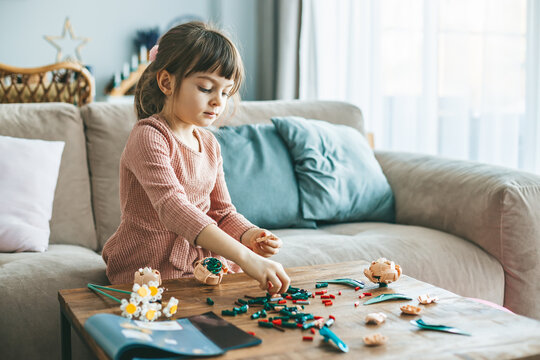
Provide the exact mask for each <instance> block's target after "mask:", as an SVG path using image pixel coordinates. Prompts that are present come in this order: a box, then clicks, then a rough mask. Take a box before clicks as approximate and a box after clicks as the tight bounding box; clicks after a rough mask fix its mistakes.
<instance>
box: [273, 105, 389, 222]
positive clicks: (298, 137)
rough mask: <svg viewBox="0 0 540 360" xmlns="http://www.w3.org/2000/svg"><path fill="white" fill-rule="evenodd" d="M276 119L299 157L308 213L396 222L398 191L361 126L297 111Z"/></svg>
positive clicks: (305, 212) (300, 182)
mask: <svg viewBox="0 0 540 360" xmlns="http://www.w3.org/2000/svg"><path fill="white" fill-rule="evenodd" d="M272 122H273V123H274V125H275V127H276V129H277V130H278V132H279V134H280V135H281V137H282V138H283V140H285V142H286V143H287V146H288V148H289V151H290V152H291V155H292V157H293V162H294V168H295V171H296V176H297V179H298V186H299V188H300V202H301V205H300V206H301V209H302V214H303V216H304V219H309V220H316V221H324V222H352V221H385V222H394V220H395V213H394V194H393V193H392V189H391V188H390V185H389V184H388V181H387V180H386V177H385V176H384V173H383V172H382V169H381V167H380V165H379V163H378V162H377V160H376V159H375V156H374V154H373V151H372V149H371V148H370V147H369V145H368V143H367V141H366V140H365V138H364V136H363V135H362V134H361V133H360V132H359V131H358V130H356V129H354V128H351V127H349V126H345V125H335V124H331V123H329V122H326V121H319V120H306V119H304V118H300V117H293V116H291V117H275V118H272Z"/></svg>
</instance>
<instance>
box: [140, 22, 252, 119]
mask: <svg viewBox="0 0 540 360" xmlns="http://www.w3.org/2000/svg"><path fill="white" fill-rule="evenodd" d="M158 44H159V47H158V52H157V56H156V58H155V60H154V61H152V63H150V65H149V66H148V67H147V68H146V70H145V71H144V73H143V74H142V76H141V78H140V79H139V82H138V83H137V87H136V89H135V109H136V111H137V118H138V119H139V120H140V119H144V118H147V117H149V116H152V115H153V114H156V113H159V112H161V110H162V109H163V105H164V104H165V99H166V97H165V94H163V93H162V92H161V90H160V88H159V86H158V83H157V79H156V75H157V73H158V71H160V70H162V69H165V70H167V72H169V73H170V74H171V75H173V76H174V77H175V83H176V87H175V89H174V92H173V93H174V95H176V94H177V93H178V91H179V89H180V84H181V83H182V79H184V78H185V77H187V76H189V75H191V74H193V73H196V72H214V71H218V74H219V75H220V76H223V77H224V78H226V79H228V80H230V79H233V81H234V85H233V88H232V89H231V92H230V95H231V96H232V95H235V100H237V97H236V95H237V93H238V90H239V89H240V86H241V85H242V81H243V79H244V66H243V64H242V59H241V57H240V54H239V52H238V49H237V48H236V46H234V44H233V43H232V41H231V40H229V38H227V37H226V36H225V35H224V34H223V33H221V32H220V31H218V30H216V29H214V28H212V27H210V25H208V24H205V23H202V22H196V21H193V22H189V23H185V24H182V25H178V26H176V27H174V28H172V29H170V30H169V31H167V32H166V33H165V34H164V35H163V36H162V37H161V38H160V39H159V41H158Z"/></svg>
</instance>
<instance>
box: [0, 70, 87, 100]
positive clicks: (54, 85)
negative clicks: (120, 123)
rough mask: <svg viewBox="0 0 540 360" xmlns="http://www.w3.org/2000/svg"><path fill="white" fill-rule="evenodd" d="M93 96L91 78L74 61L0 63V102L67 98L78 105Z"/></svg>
mask: <svg viewBox="0 0 540 360" xmlns="http://www.w3.org/2000/svg"><path fill="white" fill-rule="evenodd" d="M93 96H94V79H93V77H92V75H91V74H90V72H89V71H88V70H87V69H86V68H84V67H83V66H82V65H80V64H78V63H73V62H60V63H56V64H51V65H47V66H43V67H37V68H18V67H14V66H9V65H5V64H1V63H0V103H29V102H67V103H71V104H75V105H78V106H82V105H85V104H88V103H90V102H91V101H92V99H93Z"/></svg>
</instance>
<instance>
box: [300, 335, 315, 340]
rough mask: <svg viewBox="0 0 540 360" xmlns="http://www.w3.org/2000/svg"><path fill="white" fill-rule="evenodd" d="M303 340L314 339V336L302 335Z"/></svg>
mask: <svg viewBox="0 0 540 360" xmlns="http://www.w3.org/2000/svg"><path fill="white" fill-rule="evenodd" d="M302 340H303V341H313V336H302Z"/></svg>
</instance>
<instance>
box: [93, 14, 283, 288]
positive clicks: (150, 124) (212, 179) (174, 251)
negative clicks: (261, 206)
mask: <svg viewBox="0 0 540 360" xmlns="http://www.w3.org/2000/svg"><path fill="white" fill-rule="evenodd" d="M150 61H151V63H150V65H149V66H148V68H147V69H146V70H145V72H144V73H143V75H142V77H141V79H140V80H139V82H138V84H137V89H136V92H135V107H136V111H137V117H138V119H139V121H138V122H137V123H136V124H135V126H134V127H133V130H132V131H131V134H130V136H129V138H128V141H127V143H126V147H125V149H124V152H123V154H122V157H121V159H120V202H121V207H122V220H121V223H120V226H119V227H118V229H117V230H116V232H115V233H114V234H113V235H112V237H111V238H110V239H109V240H108V241H107V243H106V244H105V246H104V248H103V259H104V260H105V263H106V264H107V276H108V278H109V280H110V281H111V283H112V284H117V283H129V282H132V281H133V275H134V273H135V271H136V270H137V269H139V268H141V267H147V266H148V267H152V268H154V269H158V270H159V271H160V272H161V276H162V278H163V279H172V278H179V277H186V276H192V274H193V269H194V268H193V263H194V262H195V261H197V260H199V259H202V258H204V257H207V256H213V257H218V258H220V260H221V261H222V262H224V264H225V265H226V266H227V267H228V268H229V269H230V270H232V272H237V271H241V269H240V268H239V267H238V265H239V266H240V267H241V268H242V269H243V270H244V271H245V272H246V273H247V274H248V275H249V276H251V277H253V278H254V279H255V280H257V281H258V282H259V284H260V287H261V289H264V290H268V291H269V292H270V293H282V292H285V291H286V290H287V288H288V286H289V283H290V280H289V277H288V276H287V274H286V273H285V271H284V270H283V266H282V265H281V264H279V263H277V262H274V261H272V260H269V259H267V257H270V256H272V255H274V254H276V253H277V252H278V250H279V248H280V247H281V244H282V242H281V240H280V239H278V238H276V237H275V236H272V234H271V233H270V232H268V231H266V230H263V229H259V228H257V227H255V226H254V225H253V224H251V223H250V222H249V221H248V220H246V219H245V218H244V217H243V216H242V215H240V214H238V213H237V212H236V209H235V208H234V206H233V205H232V204H231V199H230V196H229V193H228V191H227V186H226V184H225V179H224V175H223V166H222V158H221V154H220V147H219V145H218V142H217V140H216V139H215V137H214V136H213V134H212V133H211V132H210V131H208V130H206V129H204V127H207V126H209V125H211V124H212V123H213V122H214V121H215V120H216V119H217V118H218V117H219V116H220V114H222V113H223V112H224V110H225V108H226V105H227V100H228V98H229V97H231V96H233V95H235V94H236V93H237V91H238V89H239V88H240V85H241V83H242V79H243V65H242V60H241V58H240V55H239V53H238V50H237V49H236V47H235V46H234V44H233V43H232V42H231V41H230V40H229V39H228V38H227V37H225V36H224V35H223V34H221V33H220V32H218V31H216V30H213V29H211V28H209V27H208V26H207V25H206V24H203V23H198V22H191V23H187V24H183V25H179V26H177V27H175V28H172V29H171V30H169V31H168V32H167V33H166V34H165V35H163V36H162V37H161V39H160V40H159V46H158V45H156V46H155V47H154V48H153V49H152V51H151V52H150ZM261 237H266V240H265V241H262V242H260V243H259V242H258V241H257V240H259V241H260V240H261V239H260V238H261ZM220 255H221V256H223V257H225V258H227V259H230V260H232V261H233V262H234V263H233V262H231V261H229V260H225V259H223V258H221V257H220ZM235 263H236V264H238V265H236V264H235Z"/></svg>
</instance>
